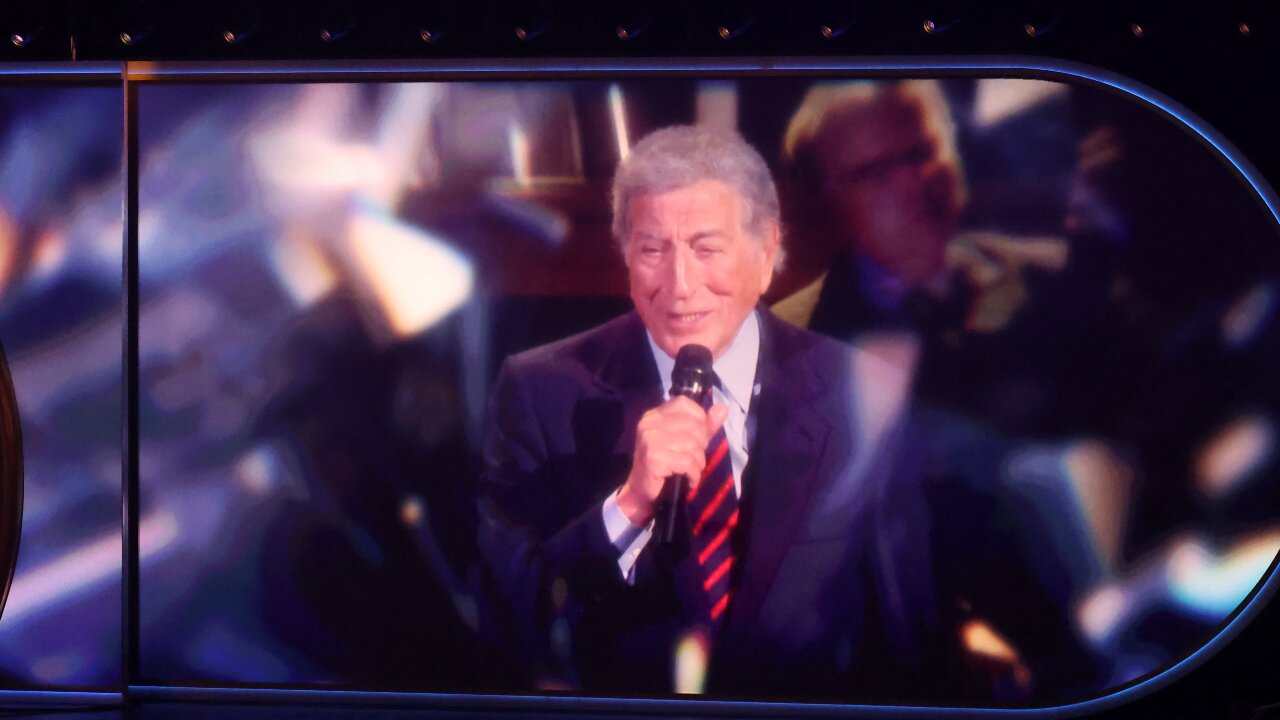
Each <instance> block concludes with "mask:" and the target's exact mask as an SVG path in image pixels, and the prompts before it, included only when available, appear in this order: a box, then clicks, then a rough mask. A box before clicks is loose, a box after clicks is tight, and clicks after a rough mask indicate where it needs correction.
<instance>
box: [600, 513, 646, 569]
mask: <svg viewBox="0 0 1280 720" xmlns="http://www.w3.org/2000/svg"><path fill="white" fill-rule="evenodd" d="M601 511H602V513H603V516H604V531H605V534H607V535H608V536H609V542H610V543H611V544H612V545H613V546H614V547H615V548H616V549H617V550H618V553H619V554H618V571H619V572H621V573H622V579H623V580H624V581H626V583H627V584H628V585H635V583H636V560H637V559H639V557H640V551H641V550H644V548H645V545H648V544H649V537H650V536H652V535H653V522H652V521H650V522H649V524H648V525H646V526H645V527H640V526H638V525H632V524H631V521H630V520H629V519H627V515H626V513H624V512H622V508H620V507H618V493H616V492H614V493H611V494H610V495H609V497H607V498H605V500H604V506H603V507H602V508H601Z"/></svg>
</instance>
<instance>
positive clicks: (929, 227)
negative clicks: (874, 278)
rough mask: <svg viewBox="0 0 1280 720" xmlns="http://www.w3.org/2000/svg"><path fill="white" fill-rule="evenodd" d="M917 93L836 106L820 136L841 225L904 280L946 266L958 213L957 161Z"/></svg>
mask: <svg viewBox="0 0 1280 720" xmlns="http://www.w3.org/2000/svg"><path fill="white" fill-rule="evenodd" d="M942 142H943V141H942V140H941V139H940V138H939V137H937V136H936V134H935V133H933V132H931V130H930V129H929V128H928V125H927V123H926V121H925V117H924V114H923V109H922V107H921V105H920V103H919V101H917V100H915V99H913V98H909V97H896V96H886V97H885V98H883V99H882V100H879V101H876V102H873V103H871V104H869V105H861V106H856V107H853V108H850V109H847V110H845V111H842V112H841V111H837V112H836V113H834V114H833V115H832V116H831V117H830V118H828V119H827V121H826V123H825V124H824V126H823V129H822V132H821V133H820V134H819V136H818V144H817V147H818V152H819V168H820V170H821V172H822V181H823V193H824V195H825V197H826V198H827V201H828V204H829V206H830V207H831V209H832V212H833V214H834V216H835V219H836V221H837V224H838V228H839V230H840V231H841V232H842V233H844V234H845V236H846V237H845V239H846V241H848V242H851V243H853V246H854V248H855V249H856V250H857V252H859V253H861V254H862V255H865V256H866V257H868V258H870V259H871V260H873V261H875V262H876V263H878V264H880V265H881V266H883V267H885V268H886V269H888V270H889V271H890V272H892V273H894V274H895V275H897V276H899V277H900V278H902V279H904V280H906V281H907V282H909V283H920V282H925V281H927V280H929V279H930V278H932V277H933V276H935V275H937V274H938V273H940V272H941V271H942V270H943V267H944V260H945V250H946V244H947V242H948V241H949V240H950V239H951V236H952V234H953V233H954V232H955V227H956V222H957V220H958V218H959V211H960V208H959V204H960V199H959V181H960V178H959V169H958V168H957V167H955V165H954V164H953V163H951V162H948V161H947V160H945V159H944V158H943V157H942V153H941V150H942Z"/></svg>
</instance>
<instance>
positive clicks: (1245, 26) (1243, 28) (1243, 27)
mask: <svg viewBox="0 0 1280 720" xmlns="http://www.w3.org/2000/svg"><path fill="white" fill-rule="evenodd" d="M1236 29H1237V30H1239V31H1240V34H1241V35H1244V36H1245V37H1248V36H1249V33H1251V32H1253V28H1251V27H1249V23H1247V22H1242V23H1240V24H1239V25H1237V26H1236Z"/></svg>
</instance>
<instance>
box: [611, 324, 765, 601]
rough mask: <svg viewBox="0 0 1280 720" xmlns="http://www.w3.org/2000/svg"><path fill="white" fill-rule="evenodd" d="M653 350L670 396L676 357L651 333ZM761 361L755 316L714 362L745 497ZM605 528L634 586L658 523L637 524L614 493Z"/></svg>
mask: <svg viewBox="0 0 1280 720" xmlns="http://www.w3.org/2000/svg"><path fill="white" fill-rule="evenodd" d="M646 335H647V337H648V338H649V350H650V351H651V352H652V353H653V360H654V362H655V363H656V364H657V366H658V377H660V378H661V379H662V386H663V387H664V388H668V390H667V393H666V394H667V396H668V397H669V396H670V393H671V391H670V387H671V371H672V370H673V369H675V364H676V361H675V358H672V357H671V356H670V355H667V354H666V353H665V352H663V351H662V350H661V349H660V348H659V347H658V346H657V344H656V343H654V341H653V335H649V334H648V333H647V332H646ZM759 359H760V318H759V316H758V314H757V313H756V312H754V311H753V312H752V313H751V314H750V315H748V316H747V319H746V320H745V321H743V323H742V327H740V328H738V334H737V335H735V336H734V338H733V342H732V343H730V344H729V349H728V350H725V352H724V354H723V355H721V356H720V357H719V358H716V359H715V361H714V362H713V363H712V368H713V369H714V370H715V373H716V376H717V377H719V378H720V384H721V386H722V387H715V388H712V391H711V397H712V400H713V401H714V402H717V403H723V404H724V405H725V406H726V407H728V408H729V414H728V416H726V417H725V421H724V434H725V438H726V439H727V440H728V441H729V461H730V463H731V464H732V465H733V486H734V490H735V491H736V492H737V495H738V497H742V471H743V468H745V467H746V466H747V457H748V454H749V453H748V448H747V442H748V438H747V434H748V433H747V414H748V412H749V411H750V410H751V399H752V397H754V396H755V395H756V394H757V393H759V390H760V389H759V388H758V387H757V386H756V385H755V381H756V363H757V361H758V360H759ZM603 512H604V529H605V532H607V533H608V535H609V541H610V542H611V543H613V546H614V547H616V548H617V549H618V552H619V553H620V555H619V557H618V569H619V570H620V571H621V572H622V577H623V579H625V580H626V581H627V582H628V583H634V582H635V564H636V559H637V558H639V557H640V552H641V551H642V550H644V548H645V546H646V545H648V544H649V538H650V536H651V535H652V534H653V521H650V522H649V524H648V525H647V526H645V527H640V526H638V525H632V524H631V521H630V520H629V519H627V516H626V514H625V513H623V512H622V509H621V508H619V507H618V493H617V492H614V493H612V494H610V495H609V497H608V498H606V499H605V501H604V507H603Z"/></svg>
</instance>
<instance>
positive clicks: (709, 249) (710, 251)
mask: <svg viewBox="0 0 1280 720" xmlns="http://www.w3.org/2000/svg"><path fill="white" fill-rule="evenodd" d="M693 251H694V252H695V253H697V255H698V257H700V258H709V257H714V256H716V255H719V254H720V248H718V247H716V246H714V245H699V246H698V247H696V248H694V249H693Z"/></svg>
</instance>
